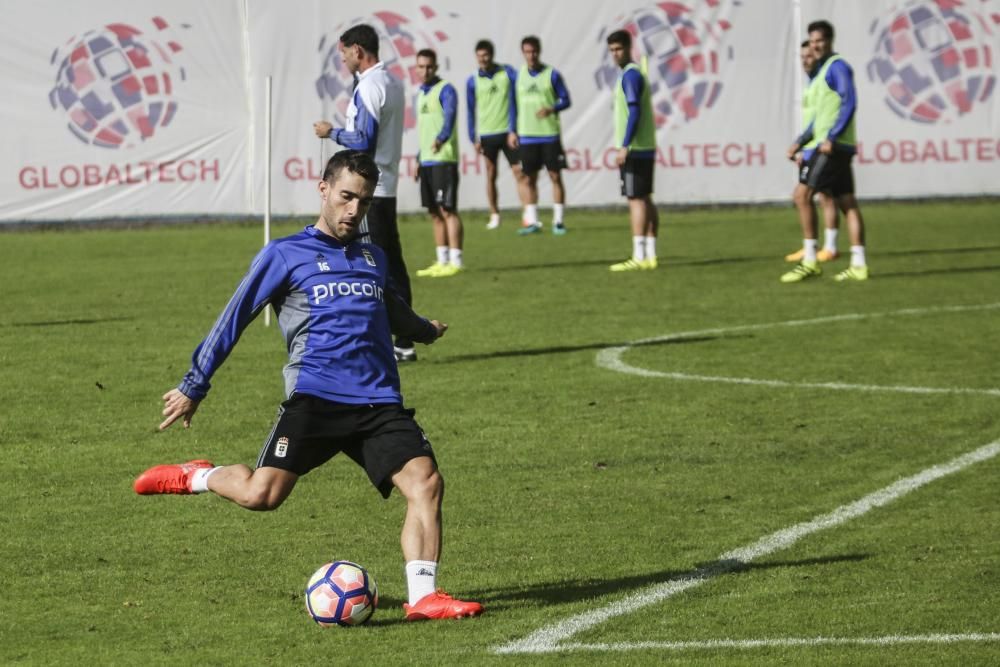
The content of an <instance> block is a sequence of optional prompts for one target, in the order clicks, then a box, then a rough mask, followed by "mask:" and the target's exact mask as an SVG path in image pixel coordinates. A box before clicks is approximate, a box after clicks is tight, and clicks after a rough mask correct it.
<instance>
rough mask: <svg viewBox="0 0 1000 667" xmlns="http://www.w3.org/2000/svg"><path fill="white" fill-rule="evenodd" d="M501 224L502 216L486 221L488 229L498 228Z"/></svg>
mask: <svg viewBox="0 0 1000 667" xmlns="http://www.w3.org/2000/svg"><path fill="white" fill-rule="evenodd" d="M499 226H500V218H496V219H494V220H490V221H489V222H487V223H486V229H497V228H498V227H499Z"/></svg>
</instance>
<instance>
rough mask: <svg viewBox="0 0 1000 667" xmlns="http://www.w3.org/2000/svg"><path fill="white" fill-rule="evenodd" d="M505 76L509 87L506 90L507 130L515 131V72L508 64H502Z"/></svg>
mask: <svg viewBox="0 0 1000 667" xmlns="http://www.w3.org/2000/svg"><path fill="white" fill-rule="evenodd" d="M504 69H506V70H507V78H508V79H510V89H509V90H508V91H507V102H508V104H507V122H508V123H509V126H508V128H507V131H508V132H517V72H515V71H514V68H513V67H511V66H510V65H504Z"/></svg>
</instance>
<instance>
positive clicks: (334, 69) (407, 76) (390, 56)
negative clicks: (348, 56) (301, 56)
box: [316, 5, 457, 129]
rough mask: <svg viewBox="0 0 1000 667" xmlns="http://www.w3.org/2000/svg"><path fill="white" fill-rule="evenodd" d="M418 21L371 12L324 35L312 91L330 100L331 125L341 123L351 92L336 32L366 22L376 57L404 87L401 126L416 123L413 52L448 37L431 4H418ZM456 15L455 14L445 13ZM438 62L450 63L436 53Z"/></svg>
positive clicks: (416, 82)
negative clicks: (319, 67) (376, 41)
mask: <svg viewBox="0 0 1000 667" xmlns="http://www.w3.org/2000/svg"><path fill="white" fill-rule="evenodd" d="M420 13H421V17H422V20H421V22H420V24H418V23H417V22H416V21H414V20H412V19H410V18H408V17H406V16H403V15H402V14H398V13H396V12H390V11H377V12H373V13H372V14H371V15H370V16H365V17H361V18H357V19H354V20H351V21H347V22H345V23H342V24H340V25H339V26H338V27H336V28H334V30H333V31H332V32H330V33H329V34H328V35H326V36H324V37H323V39H321V40H320V43H319V52H320V54H322V57H323V64H322V72H321V73H320V76H319V78H318V79H316V93H317V94H318V95H319V98H320V99H321V100H330V101H331V102H332V103H333V114H332V117H331V118H329V120H330V122H332V123H334V124H335V125H339V126H343V125H344V121H345V118H346V116H345V114H346V112H347V106H348V104H350V101H351V96H352V95H353V94H354V77H353V76H352V75H351V73H350V72H348V71H347V68H345V67H344V62H343V59H342V58H341V57H340V49H339V48H338V44H339V40H340V35H341V34H343V32H344V31H345V30H347V28H349V27H351V26H353V25H358V24H360V23H367V24H368V25H370V26H371V27H373V28H374V29H375V32H377V33H378V36H379V60H381V61H382V64H383V65H384V66H385V68H386V70H388V71H389V72H390V73H391V74H392V75H393V76H395V77H396V78H397V79H399V80H400V81H402V82H403V84H404V85H405V86H406V88H407V90H408V97H409V102H408V103H407V105H406V114H405V119H404V125H403V127H404V128H405V129H410V128H412V127H415V126H416V124H417V116H416V114H415V113H414V106H415V102H416V89H417V87H418V86H419V85H420V83H421V81H420V78H419V77H418V76H417V72H416V67H417V51H419V50H420V49H437V48H438V47H439V46H440V45H441V44H443V43H445V42H447V41H448V40H449V36H448V33H447V32H445V31H444V30H442V29H441V28H442V27H443V26H441V25H440V17H439V15H438V14H437V12H435V11H434V9H432V8H431V7H429V6H427V5H423V6H421V7H420ZM448 16H449V18H456V17H457V15H456V14H449V15H448ZM438 64H439V65H440V67H441V69H442V70H443V71H445V72H447V71H448V70H449V69H450V66H451V63H450V62H449V59H448V58H447V57H446V56H443V55H442V54H441V53H438Z"/></svg>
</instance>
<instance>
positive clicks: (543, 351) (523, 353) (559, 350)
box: [434, 334, 753, 364]
mask: <svg viewBox="0 0 1000 667" xmlns="http://www.w3.org/2000/svg"><path fill="white" fill-rule="evenodd" d="M720 338H726V339H731V338H753V336H751V335H749V334H742V335H719V336H692V337H690V338H672V339H670V340H652V341H646V342H641V343H621V342H619V343H608V342H604V343H581V344H580V345H556V346H551V347H535V348H528V349H523V350H498V351H496V352H483V353H480V354H460V355H457V356H454V357H446V358H444V359H435V361H434V363H436V364H454V363H459V362H463V361H484V360H488V359H504V358H509V357H539V356H546V355H550V354H563V353H566V352H580V351H582V350H603V349H605V348H608V347H646V346H654V345H686V344H687V343H710V342H712V341H714V340H718V339H720Z"/></svg>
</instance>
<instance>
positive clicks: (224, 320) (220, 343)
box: [178, 244, 287, 401]
mask: <svg viewBox="0 0 1000 667" xmlns="http://www.w3.org/2000/svg"><path fill="white" fill-rule="evenodd" d="M286 274H287V269H286V267H285V262H284V258H283V257H282V256H281V254H280V253H279V252H278V251H277V249H276V248H275V247H274V244H269V245H267V246H266V247H265V248H264V249H263V250H261V251H260V253H258V255H257V257H255V258H254V261H253V262H252V263H251V265H250V270H249V271H248V272H247V274H246V275H245V276H244V277H243V280H241V281H240V284H239V286H237V288H236V291H235V292H234V293H233V296H232V297H231V298H230V299H229V303H227V304H226V307H225V309H223V311H222V314H221V315H219V319H218V320H216V322H215V324H214V325H213V326H212V330H211V331H210V332H209V333H208V335H207V336H206V337H205V340H203V341H202V342H201V344H199V345H198V347H197V348H196V349H195V351H194V356H193V358H192V360H191V369H190V370H189V371H188V372H187V374H186V375H185V376H184V379H183V380H182V381H181V384H180V385H179V386H178V389H180V391H181V393H183V394H184V395H185V396H187V397H188V398H191V399H193V400H196V401H200V400H201V399H203V398H204V397H205V395H206V394H208V390H209V389H210V388H211V383H210V382H209V381H210V379H211V378H212V376H213V375H214V374H215V371H217V370H218V369H219V366H221V365H222V362H224V361H225V360H226V358H227V357H228V356H229V353H230V352H232V349H233V347H234V346H235V345H236V342H237V341H238V340H239V339H240V336H241V335H242V334H243V331H244V330H245V329H246V328H247V326H248V325H249V324H250V323H251V322H252V321H253V319H254V318H255V317H256V316H257V314H258V313H260V311H261V310H263V309H264V308H265V307H267V305H268V303H270V301H271V298H272V297H273V296H275V294H276V292H277V291H278V289H279V288H280V287H281V286H282V285H283V284H284V278H285V276H286Z"/></svg>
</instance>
